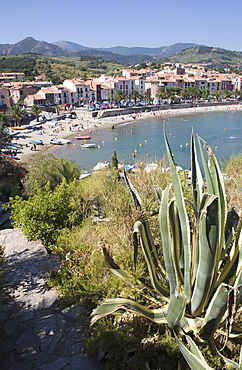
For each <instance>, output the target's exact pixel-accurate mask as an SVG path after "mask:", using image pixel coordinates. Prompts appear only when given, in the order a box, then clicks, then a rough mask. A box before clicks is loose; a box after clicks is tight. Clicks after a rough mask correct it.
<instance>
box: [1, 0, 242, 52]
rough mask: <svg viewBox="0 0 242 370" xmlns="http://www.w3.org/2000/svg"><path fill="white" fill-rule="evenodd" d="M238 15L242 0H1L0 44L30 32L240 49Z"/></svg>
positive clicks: (48, 37)
mask: <svg viewBox="0 0 242 370" xmlns="http://www.w3.org/2000/svg"><path fill="white" fill-rule="evenodd" d="M241 14H242V2H241V0H230V1H227V2H222V1H221V0H220V1H218V0H210V1H209V0H203V1H200V2H198V1H196V0H189V1H186V0H184V1H181V0H173V1H167V0H165V1H164V0H146V1H144V0H120V1H115V0H113V1H111V0H92V1H90V0H89V1H88V0H65V1H64V0H59V1H57V0H42V1H33V0H31V1H30V0H21V1H20V0H10V1H9V2H8V1H6V0H5V1H2V3H1V18H0V19H1V30H2V32H1V34H0V44H7V43H9V44H13V43H16V42H18V41H20V40H22V39H24V38H25V37H28V36H32V37H34V38H35V39H36V40H44V41H47V42H54V41H58V40H67V41H73V42H76V43H78V44H81V45H84V46H90V47H111V46H118V45H122V46H128V47H131V46H147V47H159V46H166V45H172V44H174V43H177V42H193V43H197V44H204V45H208V46H216V47H221V48H224V49H229V50H236V51H242V37H241V35H242V22H241Z"/></svg>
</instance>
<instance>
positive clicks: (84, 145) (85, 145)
mask: <svg viewBox="0 0 242 370" xmlns="http://www.w3.org/2000/svg"><path fill="white" fill-rule="evenodd" d="M81 147H82V148H96V144H92V143H89V144H88V143H84V144H81Z"/></svg>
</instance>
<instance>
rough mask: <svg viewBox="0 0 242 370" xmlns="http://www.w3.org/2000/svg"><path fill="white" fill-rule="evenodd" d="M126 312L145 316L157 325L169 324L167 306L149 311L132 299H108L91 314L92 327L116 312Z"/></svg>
mask: <svg viewBox="0 0 242 370" xmlns="http://www.w3.org/2000/svg"><path fill="white" fill-rule="evenodd" d="M118 310H126V311H130V312H133V313H136V314H137V315H140V316H143V317H145V318H147V319H148V320H151V321H153V322H155V323H156V324H164V323H166V322H167V305H166V306H164V307H162V308H159V309H153V310H151V309H149V308H146V307H144V306H142V305H141V304H139V303H137V302H135V301H132V300H131V299H124V298H114V299H107V300H106V301H105V302H104V303H102V304H101V305H100V306H98V307H97V308H95V310H93V312H92V314H91V325H93V324H94V323H95V322H96V321H97V320H99V319H100V318H102V317H105V316H108V315H110V314H112V313H114V312H115V311H118Z"/></svg>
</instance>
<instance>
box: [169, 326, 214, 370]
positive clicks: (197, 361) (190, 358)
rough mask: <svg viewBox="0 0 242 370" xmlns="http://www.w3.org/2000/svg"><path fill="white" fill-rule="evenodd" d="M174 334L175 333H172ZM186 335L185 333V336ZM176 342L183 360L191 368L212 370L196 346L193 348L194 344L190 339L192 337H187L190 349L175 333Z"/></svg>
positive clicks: (193, 369) (194, 369)
mask: <svg viewBox="0 0 242 370" xmlns="http://www.w3.org/2000/svg"><path fill="white" fill-rule="evenodd" d="M174 334H175V333H174ZM187 337H188V336H187V335H186V338H187ZM175 338H176V342H177V344H178V347H179V349H180V351H181V353H182V354H183V356H184V358H185V360H186V361H187V363H188V365H189V366H190V368H191V369H192V370H213V369H212V368H211V367H210V366H209V365H208V364H207V363H206V361H205V360H204V358H203V356H202V354H201V352H200V351H199V349H198V348H196V350H195V346H196V344H195V343H194V342H193V341H192V339H191V338H190V339H189V344H191V343H192V342H193V343H192V346H191V351H189V349H187V347H186V346H185V345H184V344H183V343H182V342H181V341H180V340H179V339H178V337H177V335H176V334H175ZM198 353H199V354H198Z"/></svg>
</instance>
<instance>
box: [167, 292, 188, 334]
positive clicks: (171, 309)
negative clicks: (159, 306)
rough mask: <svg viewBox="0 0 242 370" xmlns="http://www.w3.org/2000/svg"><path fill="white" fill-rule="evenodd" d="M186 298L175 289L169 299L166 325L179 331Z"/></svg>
mask: <svg viewBox="0 0 242 370" xmlns="http://www.w3.org/2000/svg"><path fill="white" fill-rule="evenodd" d="M186 302H187V299H186V297H185V296H184V295H182V294H181V293H180V292H178V291H176V292H175V293H174V294H173V295H172V297H171V300H170V303H169V306H168V316H167V321H168V326H169V328H170V329H172V330H174V331H176V332H177V333H178V332H179V330H180V328H181V327H182V324H181V322H182V320H183V317H184V313H185V308H186Z"/></svg>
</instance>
